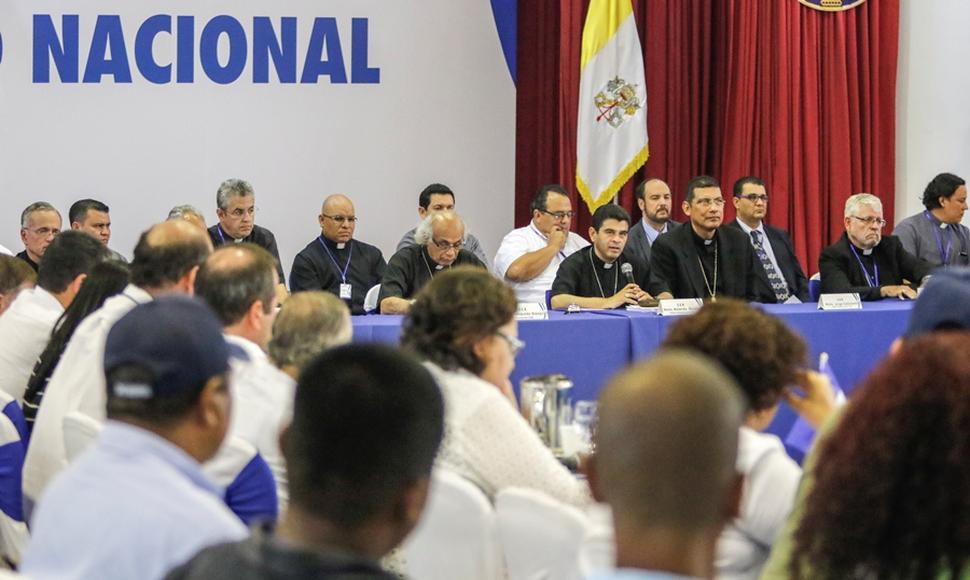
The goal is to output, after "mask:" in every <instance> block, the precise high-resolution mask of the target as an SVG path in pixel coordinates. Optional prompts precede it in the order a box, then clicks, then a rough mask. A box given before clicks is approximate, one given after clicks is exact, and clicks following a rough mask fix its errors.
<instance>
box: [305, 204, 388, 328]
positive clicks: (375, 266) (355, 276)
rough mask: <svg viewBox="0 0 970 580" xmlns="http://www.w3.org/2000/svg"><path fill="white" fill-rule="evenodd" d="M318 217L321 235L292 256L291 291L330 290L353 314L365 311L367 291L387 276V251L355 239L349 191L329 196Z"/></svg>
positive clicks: (354, 215)
mask: <svg viewBox="0 0 970 580" xmlns="http://www.w3.org/2000/svg"><path fill="white" fill-rule="evenodd" d="M317 220H318V222H319V223H320V235H319V236H318V237H317V238H315V239H313V240H311V241H310V243H308V244H307V245H306V247H305V248H303V249H302V250H301V251H300V253H299V254H297V255H296V258H294V259H293V268H291V269H290V291H291V292H294V293H295V292H300V291H303V290H323V291H326V292H330V293H331V294H334V295H336V296H337V297H338V298H340V299H341V300H343V301H344V302H345V303H346V304H347V306H348V307H350V312H351V314H364V313H365V312H364V297H365V296H366V295H367V291H368V290H370V288H371V287H372V286H376V285H377V284H380V282H381V278H383V276H384V269H385V268H386V267H387V264H386V263H385V262H384V254H382V253H381V251H380V250H379V249H378V248H376V247H375V246H372V245H370V244H366V243H364V242H362V241H360V240H357V239H354V231H355V230H356V229H357V213H356V211H355V210H354V202H353V201H351V200H350V198H349V197H347V196H346V195H343V194H339V193H337V194H334V195H331V196H329V197H327V199H325V200H324V201H323V207H321V209H320V215H319V216H317Z"/></svg>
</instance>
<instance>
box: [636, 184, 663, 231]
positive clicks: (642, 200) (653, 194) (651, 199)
mask: <svg viewBox="0 0 970 580" xmlns="http://www.w3.org/2000/svg"><path fill="white" fill-rule="evenodd" d="M633 193H634V194H635V195H636V198H637V206H638V207H639V208H640V212H641V213H642V214H643V217H644V218H645V219H646V220H647V221H648V222H649V223H650V225H652V226H654V227H655V228H658V229H659V228H662V227H663V226H664V225H665V224H666V223H667V222H668V221H670V218H671V217H672V216H671V215H670V212H671V210H672V209H673V201H672V198H671V196H670V186H669V185H667V183H666V182H664V180H662V179H657V178H654V179H648V180H646V181H642V182H640V185H638V186H637V187H636V189H634V190H633Z"/></svg>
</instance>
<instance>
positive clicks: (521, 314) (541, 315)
mask: <svg viewBox="0 0 970 580" xmlns="http://www.w3.org/2000/svg"><path fill="white" fill-rule="evenodd" d="M515 318H516V319H517V320H545V319H547V318H549V313H548V312H546V307H545V305H544V304H540V303H539V302H519V306H518V308H517V309H516V311H515Z"/></svg>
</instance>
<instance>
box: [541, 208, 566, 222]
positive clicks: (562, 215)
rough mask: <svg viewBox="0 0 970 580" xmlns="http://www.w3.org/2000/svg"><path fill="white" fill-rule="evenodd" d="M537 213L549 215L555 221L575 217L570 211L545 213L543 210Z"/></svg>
mask: <svg viewBox="0 0 970 580" xmlns="http://www.w3.org/2000/svg"><path fill="white" fill-rule="evenodd" d="M539 211H541V212H542V213H544V214H546V215H551V216H552V217H553V218H555V219H556V220H561V219H572V218H573V215H575V212H571V211H546V210H544V209H540V210H539Z"/></svg>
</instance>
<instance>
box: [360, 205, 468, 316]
mask: <svg viewBox="0 0 970 580" xmlns="http://www.w3.org/2000/svg"><path fill="white" fill-rule="evenodd" d="M414 241H415V245H413V246H406V247H403V248H401V249H400V250H398V251H397V253H395V254H394V255H393V256H391V259H390V261H388V263H387V270H386V271H385V272H384V279H383V280H381V293H380V296H378V299H377V303H378V305H379V306H380V309H381V314H405V313H407V312H408V310H410V308H411V299H412V297H413V296H414V295H415V294H416V293H417V292H418V290H421V288H423V287H424V285H425V284H427V283H428V282H429V281H430V280H431V278H433V277H434V276H435V274H437V273H438V272H441V271H442V270H447V269H448V268H451V267H453V266H460V265H463V264H465V265H470V266H477V267H479V268H485V264H483V263H482V261H481V260H479V259H478V258H476V257H475V254H473V253H471V252H469V251H468V250H465V249H462V246H464V244H465V222H463V221H462V219H461V218H460V217H458V215H457V214H455V213H454V212H439V213H433V214H431V215H429V216H428V217H426V218H424V221H422V222H421V224H420V225H418V228H417V230H415V233H414Z"/></svg>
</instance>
